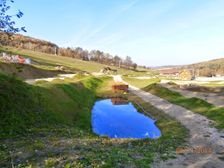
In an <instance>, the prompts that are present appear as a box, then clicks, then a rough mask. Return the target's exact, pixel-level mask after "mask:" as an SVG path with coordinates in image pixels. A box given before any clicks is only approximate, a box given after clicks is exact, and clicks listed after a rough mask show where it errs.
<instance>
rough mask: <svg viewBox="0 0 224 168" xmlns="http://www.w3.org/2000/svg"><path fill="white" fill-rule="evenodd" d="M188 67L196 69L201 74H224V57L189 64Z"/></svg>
mask: <svg viewBox="0 0 224 168" xmlns="http://www.w3.org/2000/svg"><path fill="white" fill-rule="evenodd" d="M187 68H191V69H192V68H193V69H195V70H196V73H197V75H200V76H215V75H222V76H223V75H224V58H220V59H214V60H210V61H205V62H200V63H195V64H191V65H188V66H187Z"/></svg>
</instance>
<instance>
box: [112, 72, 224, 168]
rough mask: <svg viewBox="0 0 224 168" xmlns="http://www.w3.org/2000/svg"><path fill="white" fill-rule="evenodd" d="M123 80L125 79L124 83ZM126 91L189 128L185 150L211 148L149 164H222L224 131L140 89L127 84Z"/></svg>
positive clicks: (174, 167) (165, 166)
mask: <svg viewBox="0 0 224 168" xmlns="http://www.w3.org/2000/svg"><path fill="white" fill-rule="evenodd" d="M114 79H115V81H121V80H122V79H121V77H120V76H116V77H114ZM125 83H126V82H125ZM129 89H130V92H132V93H134V94H136V95H137V96H139V97H140V98H142V99H143V100H144V101H145V102H149V103H150V104H152V105H153V106H155V107H156V108H158V109H160V110H162V111H163V112H164V113H166V114H168V115H170V116H171V117H173V118H175V119H176V120H178V121H179V122H180V123H181V124H182V125H183V126H185V127H186V128H187V129H188V130H189V134H190V137H189V141H188V145H189V148H188V149H192V148H195V147H205V148H206V149H212V152H211V153H209V154H208V153H207V154H198V153H194V152H186V153H184V154H183V155H177V158H175V159H171V160H168V161H166V162H157V161H156V162H155V164H154V165H153V167H161V168H169V167H172V168H182V167H183V168H185V167H188V168H195V167H196V168H200V167H203V168H212V167H214V168H223V167H224V133H220V132H218V130H217V129H216V128H213V127H211V123H212V121H210V120H209V119H207V118H206V117H204V116H202V115H200V114H196V113H193V112H191V111H189V110H187V109H185V108H183V107H180V106H177V105H174V104H171V103H169V102H168V101H166V100H164V99H161V98H159V97H157V96H154V95H152V94H150V93H148V92H145V91H143V90H140V89H138V88H136V87H134V86H130V85H129Z"/></svg>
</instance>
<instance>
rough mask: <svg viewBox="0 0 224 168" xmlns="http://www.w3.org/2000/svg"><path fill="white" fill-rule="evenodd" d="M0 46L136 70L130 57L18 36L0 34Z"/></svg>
mask: <svg viewBox="0 0 224 168" xmlns="http://www.w3.org/2000/svg"><path fill="white" fill-rule="evenodd" d="M0 45H3V46H11V47H16V48H21V49H28V50H33V51H38V52H44V53H48V54H55V55H61V56H65V57H72V58H76V59H81V60H85V61H95V62H99V63H102V64H106V65H114V66H117V67H122V68H127V69H136V68H137V64H136V63H134V62H133V61H132V59H131V57H129V56H127V57H126V58H125V59H122V58H121V57H119V56H117V55H116V56H113V55H111V54H109V53H105V52H103V51H99V50H91V51H88V50H84V49H82V48H81V47H76V48H70V47H67V48H61V47H59V46H57V45H56V44H54V43H51V42H48V41H44V40H39V39H35V38H32V37H28V36H23V35H20V34H9V33H5V32H0Z"/></svg>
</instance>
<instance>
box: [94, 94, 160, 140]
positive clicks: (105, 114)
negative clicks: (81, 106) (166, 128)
mask: <svg viewBox="0 0 224 168" xmlns="http://www.w3.org/2000/svg"><path fill="white" fill-rule="evenodd" d="M92 128H93V132H94V133H96V134H98V135H101V136H108V137H110V138H158V137H160V136H161V132H160V130H159V129H158V127H157V126H156V125H155V121H154V120H152V119H151V118H149V117H147V116H145V115H144V114H142V113H139V112H138V111H137V110H136V108H135V107H134V106H133V104H132V103H130V102H127V101H125V100H124V99H120V98H113V99H106V100H100V101H97V102H95V105H94V107H93V109H92Z"/></svg>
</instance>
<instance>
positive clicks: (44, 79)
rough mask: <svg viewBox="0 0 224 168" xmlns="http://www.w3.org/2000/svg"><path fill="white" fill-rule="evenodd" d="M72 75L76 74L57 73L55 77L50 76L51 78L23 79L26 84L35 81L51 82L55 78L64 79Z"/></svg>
mask: <svg viewBox="0 0 224 168" xmlns="http://www.w3.org/2000/svg"><path fill="white" fill-rule="evenodd" d="M74 76H76V74H59V75H58V76H56V77H51V78H39V79H27V80H25V82H26V83H28V84H34V83H35V82H37V81H48V82H51V81H53V80H55V79H61V80H64V79H65V78H73V77H74Z"/></svg>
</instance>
